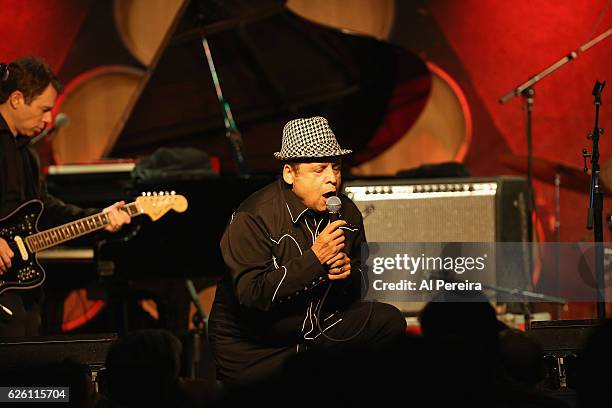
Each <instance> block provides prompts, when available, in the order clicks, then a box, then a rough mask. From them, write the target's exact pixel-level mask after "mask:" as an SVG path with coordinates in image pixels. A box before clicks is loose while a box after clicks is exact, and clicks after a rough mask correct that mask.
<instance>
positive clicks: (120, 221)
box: [29, 148, 130, 232]
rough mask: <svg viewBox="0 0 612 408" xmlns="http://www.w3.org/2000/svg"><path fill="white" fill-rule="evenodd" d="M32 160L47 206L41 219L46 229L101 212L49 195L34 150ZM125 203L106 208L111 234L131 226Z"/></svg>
mask: <svg viewBox="0 0 612 408" xmlns="http://www.w3.org/2000/svg"><path fill="white" fill-rule="evenodd" d="M29 152H30V155H29V156H30V158H31V159H32V160H31V168H32V172H33V174H34V175H35V178H36V183H37V184H38V192H39V197H40V199H41V201H42V202H43V204H44V205H45V210H44V213H43V219H41V223H42V226H44V228H51V227H54V226H55V225H57V224H63V223H66V222H70V221H73V220H76V219H79V218H84V217H87V216H90V215H93V214H97V213H99V212H100V209H98V208H81V207H78V206H76V205H73V204H68V203H65V202H64V201H62V200H60V199H59V198H57V197H54V196H53V195H51V194H49V192H48V191H47V184H46V183H45V180H44V177H41V174H40V162H39V159H38V155H37V153H36V151H35V150H34V149H33V148H30V150H29ZM124 205H125V203H124V202H123V201H120V202H116V203H115V204H113V205H111V206H108V207H106V208H105V209H104V210H103V211H104V212H108V214H109V218H110V221H111V223H110V224H109V225H107V226H106V227H105V228H104V229H105V230H106V231H109V232H115V231H118V230H119V229H120V228H121V226H123V225H124V224H129V222H130V216H129V215H128V214H127V213H125V212H124V211H121V209H122V208H123V206H124Z"/></svg>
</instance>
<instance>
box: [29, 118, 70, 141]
mask: <svg viewBox="0 0 612 408" xmlns="http://www.w3.org/2000/svg"><path fill="white" fill-rule="evenodd" d="M69 124H70V119H69V118H68V115H66V114H65V113H58V114H57V116H56V117H55V121H54V122H53V126H51V127H50V128H47V129H45V130H43V131H42V132H40V133H39V134H38V135H36V136H34V137H33V138H32V139H31V140H30V144H31V145H33V144H36V143H38V142H40V141H41V139H44V138H45V137H47V136H48V135H49V134H51V133H53V132H55V131H56V130H59V129H62V128H65V127H66V126H68V125H69Z"/></svg>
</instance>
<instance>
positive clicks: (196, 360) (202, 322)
mask: <svg viewBox="0 0 612 408" xmlns="http://www.w3.org/2000/svg"><path fill="white" fill-rule="evenodd" d="M185 285H186V286H187V291H188V292H189V297H190V298H191V301H192V302H193V305H194V306H195V313H194V315H193V318H192V321H193V325H194V326H195V329H194V330H193V332H192V339H191V341H192V342H193V344H192V353H193V362H192V364H191V366H190V368H189V371H190V372H189V377H190V378H192V379H195V378H197V376H198V371H199V369H200V360H201V356H200V354H201V353H200V337H201V336H202V334H204V335H205V336H206V335H207V333H206V327H207V324H206V323H207V319H206V314H205V313H204V309H203V308H202V303H200V298H199V297H198V293H197V292H196V289H195V286H194V284H193V281H192V280H191V279H185Z"/></svg>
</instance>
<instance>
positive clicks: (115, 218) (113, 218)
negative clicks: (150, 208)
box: [104, 201, 132, 232]
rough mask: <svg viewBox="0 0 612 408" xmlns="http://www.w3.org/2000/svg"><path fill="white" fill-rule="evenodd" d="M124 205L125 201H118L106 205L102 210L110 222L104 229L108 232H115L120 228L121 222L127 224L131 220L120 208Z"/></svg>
mask: <svg viewBox="0 0 612 408" xmlns="http://www.w3.org/2000/svg"><path fill="white" fill-rule="evenodd" d="M124 206H125V201H119V202H117V203H115V204H113V205H111V206H110V207H106V208H105V209H104V212H105V213H107V214H108V218H109V220H110V224H108V225H107V226H106V227H104V229H105V230H106V231H108V232H116V231H119V230H120V229H121V227H122V226H123V224H129V223H130V221H131V220H132V219H131V218H130V216H129V215H128V213H126V212H125V211H123V210H122V208H123V207H124Z"/></svg>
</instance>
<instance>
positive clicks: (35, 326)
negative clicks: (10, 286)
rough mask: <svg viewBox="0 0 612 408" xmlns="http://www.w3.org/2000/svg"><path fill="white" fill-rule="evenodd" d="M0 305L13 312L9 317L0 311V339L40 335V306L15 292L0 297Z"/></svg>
mask: <svg viewBox="0 0 612 408" xmlns="http://www.w3.org/2000/svg"><path fill="white" fill-rule="evenodd" d="M0 305H2V306H4V307H6V308H8V309H10V310H11V312H13V315H12V316H11V315H10V314H9V313H7V312H6V311H5V310H3V309H2V308H0V309H2V310H0V339H2V338H8V337H30V336H38V335H40V326H41V316H40V305H39V304H38V303H37V302H35V301H29V299H25V300H24V297H23V295H22V294H21V293H19V292H17V291H13V292H7V293H4V294H2V295H0Z"/></svg>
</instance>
